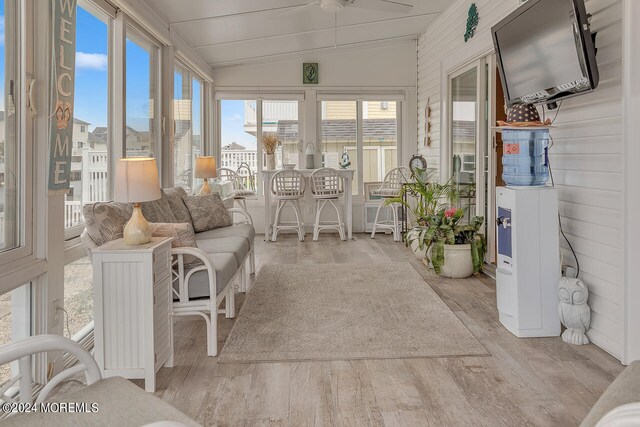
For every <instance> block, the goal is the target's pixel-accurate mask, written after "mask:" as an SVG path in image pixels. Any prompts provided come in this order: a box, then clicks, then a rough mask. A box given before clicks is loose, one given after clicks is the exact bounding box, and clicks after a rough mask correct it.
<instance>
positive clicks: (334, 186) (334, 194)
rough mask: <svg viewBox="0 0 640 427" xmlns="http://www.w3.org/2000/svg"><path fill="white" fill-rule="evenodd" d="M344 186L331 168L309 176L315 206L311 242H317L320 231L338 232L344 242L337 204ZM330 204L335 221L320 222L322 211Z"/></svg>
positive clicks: (317, 171)
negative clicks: (336, 217) (336, 218)
mask: <svg viewBox="0 0 640 427" xmlns="http://www.w3.org/2000/svg"><path fill="white" fill-rule="evenodd" d="M343 187H344V184H343V181H342V178H340V176H339V175H338V172H337V171H336V170H335V169H332V168H323V169H318V170H316V171H314V172H313V173H312V174H311V192H312V193H313V199H314V201H315V204H316V217H315V221H314V223H313V240H314V241H317V240H318V237H319V234H320V231H322V230H338V233H339V234H340V240H346V238H345V232H344V228H345V227H344V222H343V221H342V210H341V209H340V205H339V204H338V202H339V200H340V197H341V196H342V194H343V193H344V190H343ZM327 203H330V204H331V205H332V206H333V208H334V209H335V211H336V214H337V215H338V220H337V221H325V222H322V221H320V217H321V215H322V209H323V208H324V206H325V205H326V204H327Z"/></svg>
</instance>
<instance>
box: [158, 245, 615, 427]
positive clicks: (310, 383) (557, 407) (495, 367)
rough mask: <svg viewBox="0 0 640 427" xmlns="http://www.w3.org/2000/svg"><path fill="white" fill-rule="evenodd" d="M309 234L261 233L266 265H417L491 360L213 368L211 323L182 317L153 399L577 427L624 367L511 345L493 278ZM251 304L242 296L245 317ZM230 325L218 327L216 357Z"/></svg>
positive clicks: (315, 416)
mask: <svg viewBox="0 0 640 427" xmlns="http://www.w3.org/2000/svg"><path fill="white" fill-rule="evenodd" d="M307 237H309V238H308V240H307V241H305V242H304V243H299V242H298V241H297V240H296V239H295V238H293V237H288V236H282V237H279V240H278V242H276V243H265V242H263V241H262V240H261V238H262V236H258V237H257V238H256V254H257V263H258V269H259V268H260V266H262V265H266V264H309V263H312V264H315V263H327V264H331V263H372V264H373V263H377V262H389V261H392V262H393V261H410V262H411V263H412V265H413V266H414V268H415V269H416V270H417V271H418V272H419V273H420V274H421V275H422V276H423V277H424V279H425V280H426V282H427V283H429V284H430V285H431V286H432V287H433V289H434V290H435V291H436V292H437V293H438V295H440V297H441V298H442V299H443V300H444V301H445V302H446V304H447V305H448V306H449V307H450V308H451V310H453V311H454V312H455V314H456V315H457V316H458V317H459V318H460V319H461V320H462V322H464V324H465V325H466V326H467V327H468V328H469V329H470V330H471V332H472V333H473V334H474V335H475V336H476V337H477V338H478V339H479V340H480V341H481V342H482V343H483V344H484V346H485V347H486V348H487V350H488V351H489V352H490V353H491V356H490V357H456V358H440V359H404V360H355V361H331V362H326V361H323V362H320V361H319V362H292V363H264V364H238V365H230V364H217V363H216V359H215V358H212V357H207V356H206V351H205V349H206V346H205V327H204V321H203V320H201V319H198V318H193V319H191V318H184V317H183V318H179V319H178V320H177V324H176V328H175V331H176V357H175V368H173V369H167V368H163V369H161V370H160V372H159V374H158V391H157V392H156V396H158V397H160V398H161V399H163V400H165V401H166V402H169V403H170V404H172V405H174V406H175V407H177V408H178V409H180V410H182V411H183V412H184V413H186V414H187V415H189V416H190V417H192V418H194V419H195V420H197V421H198V422H200V423H202V424H203V425H234V426H235V425H243V426H255V425H291V426H307V425H314V426H332V425H346V426H356V425H358V426H359V425H362V426H365V425H374V426H382V425H385V426H427V425H434V426H444V425H460V426H470V425H485V426H499V425H505V426H520V425H556V426H571V425H577V424H578V423H579V421H580V420H582V418H583V417H584V416H585V415H586V414H587V412H588V410H589V409H590V408H591V406H592V405H593V404H594V403H595V401H596V400H597V399H598V397H599V396H600V395H601V394H602V392H603V391H604V389H605V388H606V387H607V386H608V385H609V383H610V382H611V381H612V380H613V379H614V377H615V376H616V375H617V374H619V373H620V372H621V371H622V369H623V366H621V365H620V363H619V362H618V361H617V360H616V359H614V358H613V357H611V356H610V355H608V354H607V353H605V352H604V351H602V350H600V349H599V348H597V347H595V346H593V345H587V346H583V347H573V346H570V345H567V344H564V343H563V342H562V340H561V339H560V338H532V339H518V338H515V337H514V336H513V335H511V334H510V333H509V332H508V331H507V330H506V329H504V328H503V327H502V326H501V325H500V323H499V322H498V314H497V311H496V303H495V299H496V296H495V284H494V282H493V280H491V279H490V278H488V277H487V276H479V277H477V278H471V279H465V280H444V279H442V278H439V277H437V276H435V275H434V274H433V273H431V272H430V271H428V270H427V268H425V267H424V266H423V265H422V263H421V262H420V261H419V260H417V259H416V258H415V257H414V256H413V255H412V254H411V253H410V252H409V251H408V250H407V249H406V248H405V247H404V245H402V244H400V243H394V242H393V241H392V240H391V238H389V237H385V236H380V237H376V239H374V240H372V239H370V238H369V237H368V236H366V235H363V234H358V235H355V240H354V241H351V242H340V241H339V240H338V239H337V238H334V237H333V236H331V235H329V236H326V237H321V241H320V242H312V241H311V238H310V236H307ZM328 277H330V274H329V275H328ZM328 280H330V279H328ZM425 286H427V284H426V283H425ZM243 300H244V298H243V296H242V295H241V296H239V298H238V299H237V300H236V301H237V304H238V309H241V306H242V302H243ZM232 325H233V321H232V320H225V319H222V320H220V321H219V335H218V336H219V340H220V341H219V343H218V348H219V349H221V348H222V346H223V345H224V341H225V340H226V338H227V336H228V334H229V331H230V330H231V327H232Z"/></svg>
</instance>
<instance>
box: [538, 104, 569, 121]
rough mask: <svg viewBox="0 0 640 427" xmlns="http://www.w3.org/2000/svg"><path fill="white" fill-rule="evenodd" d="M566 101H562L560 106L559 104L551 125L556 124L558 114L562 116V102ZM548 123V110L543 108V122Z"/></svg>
mask: <svg viewBox="0 0 640 427" xmlns="http://www.w3.org/2000/svg"><path fill="white" fill-rule="evenodd" d="M563 101H564V99H563V100H562V101H560V104H558V108H556V114H555V116H553V120H551V124H552V125H553V124H554V123H555V122H556V119H557V118H558V114H560V109H561V108H562V102H563ZM546 121H547V113H546V109H545V108H544V107H542V122H543V123H544V122H546Z"/></svg>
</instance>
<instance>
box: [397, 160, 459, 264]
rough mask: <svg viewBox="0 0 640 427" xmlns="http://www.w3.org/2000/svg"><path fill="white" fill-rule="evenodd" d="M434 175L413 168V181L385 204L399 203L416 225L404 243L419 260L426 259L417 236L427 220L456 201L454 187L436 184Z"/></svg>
mask: <svg viewBox="0 0 640 427" xmlns="http://www.w3.org/2000/svg"><path fill="white" fill-rule="evenodd" d="M434 175H435V172H434V171H427V170H424V169H420V168H415V169H414V174H413V181H412V182H411V183H409V184H407V185H405V186H403V187H402V189H401V191H400V195H399V196H398V197H395V198H391V199H388V200H387V201H386V202H385V203H386V204H391V203H400V204H402V205H404V206H406V207H407V209H408V210H409V212H410V213H411V216H412V219H413V222H414V223H415V224H416V225H415V226H414V227H413V228H411V229H410V230H409V231H408V233H407V235H406V237H405V242H406V243H407V245H408V246H409V247H411V249H412V250H413V252H414V254H415V255H416V257H418V258H419V259H426V258H427V246H424V245H420V244H419V241H418V239H417V237H418V235H419V234H420V232H421V231H422V230H424V227H425V226H426V225H427V221H428V219H429V218H431V217H432V216H433V215H435V214H436V212H437V211H438V210H440V209H442V208H444V207H447V206H448V205H449V204H450V203H453V202H454V201H455V199H456V191H455V187H454V186H452V185H451V184H450V183H445V184H442V183H440V182H438V181H437V180H435V179H433V178H434ZM405 193H406V194H407V195H408V196H409V197H407V200H408V201H405V198H404V196H405Z"/></svg>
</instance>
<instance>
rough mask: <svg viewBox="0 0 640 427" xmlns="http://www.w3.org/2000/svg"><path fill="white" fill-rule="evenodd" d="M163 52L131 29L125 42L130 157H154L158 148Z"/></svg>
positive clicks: (128, 149)
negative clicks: (161, 56) (161, 53)
mask: <svg viewBox="0 0 640 427" xmlns="http://www.w3.org/2000/svg"><path fill="white" fill-rule="evenodd" d="M159 61H160V49H159V47H158V46H157V45H156V44H155V43H153V42H152V41H151V40H149V38H148V37H146V36H144V35H143V34H142V32H141V31H138V30H137V29H136V28H134V27H132V26H128V27H127V43H126V59H125V62H126V69H127V72H126V96H125V98H126V101H125V109H126V130H125V147H126V156H127V157H154V156H155V152H156V149H157V148H158V147H159V143H158V139H159V138H160V132H159V126H160V124H159V117H160V115H159V111H160V110H159V108H160V85H159V83H160V67H159Z"/></svg>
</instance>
